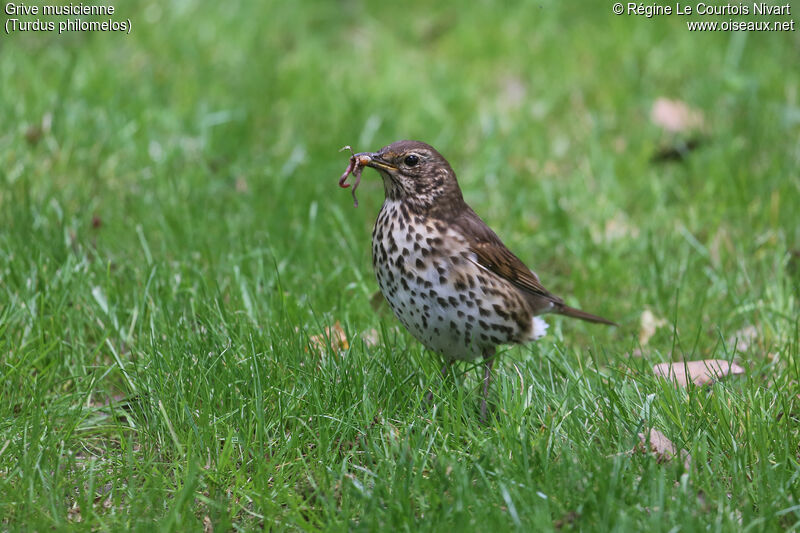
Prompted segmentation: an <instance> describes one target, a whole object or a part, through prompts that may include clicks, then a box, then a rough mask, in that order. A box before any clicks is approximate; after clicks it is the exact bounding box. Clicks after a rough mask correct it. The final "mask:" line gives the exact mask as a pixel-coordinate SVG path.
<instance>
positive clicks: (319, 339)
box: [308, 320, 381, 353]
mask: <svg viewBox="0 0 800 533" xmlns="http://www.w3.org/2000/svg"><path fill="white" fill-rule="evenodd" d="M359 336H360V337H361V340H363V341H364V344H366V345H367V346H377V345H378V344H379V343H380V339H381V336H380V333H378V330H376V329H370V330H368V331H364V332H362V333H361V334H360V335H359ZM308 340H309V344H310V345H311V346H312V347H313V348H314V349H315V350H316V351H318V352H320V353H324V352H325V351H326V350H327V349H328V346H330V347H331V348H333V350H334V351H336V352H341V351H344V350H347V349H348V348H350V344H351V343H350V340H349V339H348V338H347V335H346V334H345V332H344V328H342V324H341V323H340V322H339V321H338V320H337V321H336V323H335V324H334V325H333V326H331V327H328V328H325V330H324V333H321V334H320V335H314V336H313V337H310V338H309V339H308ZM329 343H330V344H329Z"/></svg>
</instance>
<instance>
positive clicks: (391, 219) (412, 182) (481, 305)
mask: <svg viewBox="0 0 800 533" xmlns="http://www.w3.org/2000/svg"><path fill="white" fill-rule="evenodd" d="M364 166H368V167H372V168H374V169H376V170H377V171H378V172H379V173H380V175H381V177H382V178H383V185H384V192H385V195H386V199H385V201H384V204H383V206H382V208H381V211H380V213H379V214H378V219H377V221H376V222H375V228H374V230H373V233H372V257H373V266H374V269H375V273H376V276H377V278H378V285H379V286H380V288H381V292H382V293H383V295H384V296H385V297H386V299H387V301H388V303H389V306H390V307H391V308H392V310H393V311H394V313H395V315H396V316H397V317H398V319H400V321H401V322H402V323H403V325H405V327H406V328H407V329H408V330H409V332H410V333H411V334H412V335H414V337H416V338H417V339H418V340H419V341H420V342H422V343H423V344H424V345H425V346H426V347H428V348H429V349H431V350H433V351H435V352H438V353H440V354H442V355H443V356H444V357H445V360H446V361H447V365H446V366H445V368H444V369H443V372H445V371H446V370H447V367H448V366H449V364H451V363H452V362H453V361H456V360H469V359H474V358H476V357H483V358H484V361H485V372H484V398H483V402H482V403H481V417H482V418H483V417H485V412H486V396H487V395H488V390H489V382H490V379H491V368H492V364H493V362H494V354H495V349H496V347H497V346H498V345H501V344H517V343H525V342H529V341H532V340H536V339H538V338H539V337H541V336H542V335H544V333H545V331H546V329H547V324H546V323H545V322H544V321H543V320H542V319H541V318H539V317H538V316H537V315H542V314H545V313H556V314H561V315H564V316H569V317H572V318H579V319H581V320H586V321H589V322H595V323H600V324H608V325H615V324H614V323H613V322H611V321H610V320H607V319H605V318H602V317H600V316H597V315H593V314H590V313H587V312H585V311H581V310H579V309H575V308H572V307H569V306H567V305H566V304H565V303H564V301H563V300H562V299H561V298H559V297H558V296H556V295H554V294H552V293H551V292H550V291H548V290H547V289H546V288H545V287H544V286H543V285H542V283H541V282H540V281H539V277H538V276H537V275H536V274H535V273H533V272H532V271H531V270H530V269H529V268H528V267H527V266H525V264H524V263H523V262H522V261H521V260H520V259H519V258H518V257H517V256H516V255H514V254H513V253H512V252H511V251H510V250H509V249H508V248H507V247H506V246H505V245H504V244H503V242H502V241H501V240H500V238H499V237H498V236H497V235H496V234H495V233H494V231H492V230H491V228H489V226H487V225H486V223H485V222H484V221H483V220H481V218H480V217H479V216H478V215H477V214H476V213H475V211H473V210H472V208H471V207H470V206H469V205H467V203H466V202H465V201H464V198H463V196H462V194H461V189H460V188H459V186H458V180H457V179H456V175H455V172H453V169H452V168H451V167H450V164H449V163H448V162H447V160H446V159H445V158H444V157H442V155H441V154H439V152H437V151H436V150H435V149H434V148H433V147H431V146H429V145H427V144H425V143H422V142H419V141H398V142H395V143H393V144H390V145H389V146H386V147H384V148H381V149H380V150H379V151H377V152H374V153H369V152H362V153H359V154H355V155H353V157H352V158H351V160H350V165H349V166H348V172H349V171H350V170H352V169H358V170H359V171H360V169H361V168H362V167H364ZM348 172H346V173H345V175H344V176H342V179H341V180H340V182H339V183H340V185H343V184H344V181H345V180H346V177H347V173H348ZM359 173H360V172H359Z"/></svg>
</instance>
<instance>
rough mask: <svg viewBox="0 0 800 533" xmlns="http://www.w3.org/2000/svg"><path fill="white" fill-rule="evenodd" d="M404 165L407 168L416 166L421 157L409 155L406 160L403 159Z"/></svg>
mask: <svg viewBox="0 0 800 533" xmlns="http://www.w3.org/2000/svg"><path fill="white" fill-rule="evenodd" d="M403 163H405V164H406V166H407V167H413V166H416V164H417V163H419V157H418V156H416V155H414V154H411V155H407V156H406V158H405V159H403Z"/></svg>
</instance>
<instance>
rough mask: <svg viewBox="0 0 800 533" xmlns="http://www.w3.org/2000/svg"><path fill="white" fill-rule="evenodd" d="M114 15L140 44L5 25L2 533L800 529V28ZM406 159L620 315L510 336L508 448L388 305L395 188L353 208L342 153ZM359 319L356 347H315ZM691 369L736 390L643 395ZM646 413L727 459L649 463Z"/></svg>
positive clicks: (268, 9)
mask: <svg viewBox="0 0 800 533" xmlns="http://www.w3.org/2000/svg"><path fill="white" fill-rule="evenodd" d="M115 6H116V13H115V15H114V17H113V18H114V19H116V20H123V19H130V21H131V22H132V25H133V29H132V32H131V33H130V35H124V34H120V33H72V34H64V35H58V34H55V33H47V32H16V33H12V34H11V35H7V34H4V35H2V37H0V123H1V124H2V125H3V127H2V128H1V129H0V176H1V178H0V294H2V297H0V366H1V367H2V368H0V376H2V378H0V379H1V380H2V381H0V398H2V400H0V450H2V451H0V524H2V527H3V528H8V529H18V528H21V526H22V524H27V525H28V527H30V528H31V529H49V528H65V527H84V528H91V529H117V528H123V527H124V528H147V527H151V525H152V524H153V523H155V524H158V526H159V527H160V528H162V529H165V530H175V529H184V530H186V529H203V528H205V529H206V530H209V528H211V529H214V528H215V527H216V528H217V529H218V530H227V529H231V528H234V529H259V528H271V527H277V528H280V529H282V528H301V529H350V528H364V529H374V528H377V527H384V526H391V527H396V528H406V529H415V530H416V529H428V528H430V529H448V528H452V527H468V528H471V529H487V528H489V527H495V526H498V527H501V528H502V529H506V528H513V527H519V528H524V529H530V528H533V527H535V528H536V529H539V528H541V529H545V530H546V529H554V528H555V529H562V528H576V529H585V530H613V529H617V530H626V529H631V528H632V529H642V528H645V527H647V528H653V529H654V530H662V529H664V530H666V529H670V528H671V527H672V526H675V525H680V524H682V525H683V527H684V528H685V529H688V530H693V529H708V528H716V529H717V530H719V529H731V528H732V529H737V528H739V527H744V526H749V527H752V528H753V529H755V530H758V529H760V528H764V529H771V528H776V527H783V528H786V527H791V526H796V525H797V523H798V520H800V513H799V512H798V509H797V498H798V497H799V496H800V494H798V489H797V483H796V479H797V476H798V475H800V468H799V467H798V456H797V442H798V440H800V439H799V438H798V437H800V431H798V426H797V413H798V412H799V411H798V406H797V401H798V400H797V394H798V386H797V382H798V381H797V380H798V378H799V377H800V371H799V370H798V369H800V364H798V344H799V342H798V329H800V328H799V327H798V319H797V316H798V283H799V281H798V280H800V259H799V258H800V252H798V250H800V215H798V208H799V207H800V177H799V176H798V166H799V165H798V164H799V163H800V95H798V91H800V69H798V68H797V66H798V64H800V34H799V33H798V32H797V31H793V32H785V33H774V32H772V33H762V32H704V33H700V32H690V31H688V30H687V27H686V21H687V19H691V20H719V21H723V20H727V19H728V18H730V17H720V18H709V19H706V18H703V17H679V16H668V17H654V18H645V17H637V16H628V15H623V16H616V15H614V14H613V13H612V9H611V6H612V3H610V2H592V3H587V2H581V3H578V2H557V1H544V2H537V3H529V2H519V3H508V4H506V3H497V2H489V1H483V2H474V3H471V4H460V3H454V2H437V3H427V2H407V3H400V4H393V3H385V2H358V1H345V2H333V1H325V2H324V1H304V2H294V3H289V2H261V3H253V2H241V1H238V2H237V1H231V2H223V3H212V2H198V1H192V0H181V1H176V2H169V3H163V2H148V1H132V2H125V3H118V4H115ZM791 7H792V8H794V5H791ZM793 17H794V15H790V16H783V17H777V18H770V19H762V18H756V17H749V18H748V17H735V19H736V20H791V19H793ZM8 18H9V16H5V19H4V20H3V22H4V23H5V22H6V20H7V19H8ZM20 18H22V19H23V20H32V18H31V17H20ZM661 98H667V99H670V100H672V101H674V102H682V103H683V104H685V105H686V106H687V107H688V108H689V109H691V110H692V112H691V113H692V117H694V118H693V122H694V125H693V126H692V127H690V128H681V131H677V132H670V131H667V130H666V129H665V128H664V127H663V125H662V124H660V123H659V121H658V120H654V119H653V109H654V104H655V103H656V102H657V101H659V99H661ZM403 138H410V139H419V140H423V141H426V142H428V143H430V144H432V145H433V146H435V147H436V148H437V149H438V150H439V151H440V152H441V153H442V154H444V155H445V157H447V158H448V160H449V161H450V163H451V164H452V166H453V168H454V169H455V170H456V172H457V174H458V176H459V181H460V183H461V186H462V189H463V190H464V195H465V197H466V199H467V201H468V202H469V203H470V204H471V205H472V206H473V207H474V208H475V210H476V211H477V212H478V213H479V214H480V215H481V216H482V217H483V218H484V219H485V220H486V221H487V222H488V223H489V224H490V225H491V226H492V227H493V228H494V229H495V230H496V232H497V233H498V234H499V235H500V236H501V237H502V238H503V239H504V241H505V242H506V244H508V245H509V247H510V248H511V249H512V250H514V251H515V252H516V253H517V255H519V256H520V257H521V258H522V259H523V260H524V261H526V262H527V263H528V264H529V265H530V266H531V267H532V268H533V269H534V270H536V271H537V272H538V273H539V275H540V276H541V277H542V280H543V282H544V284H545V285H546V286H547V287H548V288H550V289H552V290H553V291H554V292H556V293H557V294H561V295H563V296H565V297H566V299H567V302H568V303H570V304H572V305H580V306H581V307H583V308H585V309H587V310H589V311H592V312H596V313H599V314H602V315H604V316H608V317H610V318H612V319H615V320H617V321H618V322H620V323H621V324H622V327H621V328H619V329H617V330H604V329H598V328H596V327H592V326H588V325H585V324H576V323H572V322H562V321H561V320H559V319H554V320H551V323H553V324H554V327H551V330H550V333H552V335H550V336H548V337H546V338H545V339H543V341H542V342H540V343H538V344H537V345H535V346H532V347H525V348H514V349H511V350H510V352H509V353H508V354H507V355H506V356H505V357H504V359H503V364H502V365H501V369H500V371H499V374H498V376H499V377H498V383H497V387H496V388H497V392H496V393H495V398H494V403H495V405H496V408H495V414H496V418H495V419H494V423H493V424H490V425H489V427H483V426H480V425H479V424H478V423H477V416H476V415H475V405H476V404H477V402H478V400H477V398H478V395H477V394H476V393H475V384H476V382H475V380H474V376H472V373H471V372H467V373H466V374H465V376H464V378H463V379H461V378H460V379H459V380H456V382H455V383H453V382H452V380H451V381H445V382H442V381H441V380H440V379H439V378H438V377H437V366H438V362H437V361H436V359H435V358H434V357H432V356H431V355H430V354H427V353H424V352H423V350H422V349H421V347H420V346H419V345H418V343H416V342H415V341H414V340H413V339H412V338H411V337H409V336H408V335H407V334H406V333H405V332H403V331H401V330H400V329H399V328H398V325H397V322H396V321H395V320H394V318H392V317H390V316H387V315H386V314H382V313H383V312H382V311H381V312H379V313H376V312H375V311H374V310H373V307H372V306H371V305H370V298H371V297H372V295H373V293H374V291H375V290H377V285H376V283H375V282H374V280H373V277H372V272H371V266H370V256H369V253H370V252H369V251H370V246H369V242H370V230H371V225H372V222H373V221H374V218H375V216H376V214H377V211H378V209H379V208H380V204H381V202H382V200H383V198H382V196H383V193H382V186H381V184H380V182H379V180H378V179H377V176H376V175H375V174H374V173H371V171H367V172H365V176H364V182H363V183H362V186H361V188H360V189H359V198H360V206H359V207H358V208H357V209H354V208H353V207H352V200H351V198H350V194H349V192H347V191H342V190H340V189H339V188H338V187H337V186H336V180H337V178H338V176H339V175H340V174H341V172H342V171H343V170H344V167H345V166H346V164H347V156H346V155H344V154H340V153H338V152H337V150H338V149H339V148H340V147H341V146H343V145H345V144H350V145H352V146H353V148H354V149H356V150H358V151H362V150H377V149H378V148H380V147H381V146H383V145H385V144H389V143H390V142H392V141H395V140H398V139H403ZM693 140H699V145H698V147H697V148H696V149H695V150H692V151H690V152H687V153H682V157H679V158H678V160H677V161H667V162H656V161H654V160H653V157H654V155H655V154H658V153H660V152H663V151H664V150H669V149H670V148H675V147H677V150H678V153H680V148H681V147H682V146H684V145H685V143H686V142H689V141H693ZM645 310H651V311H652V312H653V313H654V315H655V316H656V317H659V318H663V319H664V321H665V322H663V325H662V326H661V327H660V328H659V329H657V331H656V332H655V334H654V335H653V336H652V337H647V338H645V337H644V336H642V331H643V327H642V325H641V323H640V319H641V316H642V313H643V312H644V311H645ZM337 321H338V322H340V323H341V324H342V326H343V328H344V330H345V331H346V334H347V336H348V339H349V342H348V343H347V345H348V346H349V349H347V350H343V351H342V352H341V353H340V354H338V355H336V354H333V353H332V352H335V351H337V350H335V349H334V350H332V349H331V347H330V346H325V347H323V348H320V346H319V345H320V344H326V342H327V341H326V339H324V338H323V339H322V340H320V341H318V342H317V343H314V342H313V341H312V342H310V341H309V339H310V338H311V339H313V338H315V337H316V336H319V335H321V334H322V332H324V331H325V328H326V327H329V326H331V325H332V324H334V323H335V322H337ZM372 330H375V331H376V333H375V335H379V339H380V342H378V343H377V344H374V343H371V342H368V343H365V342H362V341H361V340H359V336H360V335H361V334H364V333H365V332H371V331H372ZM742 332H747V336H748V339H749V342H748V344H747V346H744V345H739V344H738V343H737V338H738V337H742V336H744V334H743V333H742ZM361 336H362V337H363V335H361ZM334 344H336V343H334ZM334 348H335V347H334ZM737 348H738V349H737ZM325 354H327V355H325ZM340 356H341V357H340ZM703 358H720V359H727V360H731V359H736V360H737V361H738V362H739V363H740V364H743V365H744V366H745V367H746V369H747V372H746V376H745V377H743V378H740V379H737V380H733V381H731V382H730V384H727V383H726V384H717V385H715V387H714V392H713V393H712V392H710V390H707V389H691V391H690V392H689V393H688V394H687V393H686V391H681V390H675V389H673V388H671V387H670V386H666V385H664V384H663V382H659V381H656V380H654V378H653V377H652V375H651V371H650V367H651V365H652V364H655V363H658V362H664V361H682V360H684V359H703ZM428 386H432V387H433V388H434V390H435V392H436V398H437V400H436V402H435V403H436V407H435V408H433V409H432V410H428V409H427V408H426V407H425V406H424V405H421V404H420V399H421V397H422V396H423V395H424V394H425V392H426V390H427V387H428ZM653 395H655V398H656V399H655V400H654V399H653V398H654V396H653ZM650 424H658V425H659V427H660V428H661V430H662V431H664V432H665V433H667V435H669V436H670V437H671V438H673V440H674V441H676V443H678V445H679V446H680V447H684V448H686V449H687V450H689V451H690V452H692V454H693V456H694V457H695V458H697V457H706V458H707V460H706V461H698V464H699V466H697V467H696V468H695V469H693V470H692V473H691V474H690V475H687V474H686V473H683V474H681V473H680V472H679V470H680V465H676V464H673V463H670V465H669V466H665V465H662V464H659V463H658V462H657V461H656V460H655V459H654V458H653V457H652V456H649V455H647V454H634V455H631V454H629V453H628V451H629V450H630V449H631V448H632V447H633V445H634V444H635V443H636V442H637V433H638V432H639V431H642V428H643V427H649V425H650ZM78 524H80V525H78Z"/></svg>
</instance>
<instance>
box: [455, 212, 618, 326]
mask: <svg viewBox="0 0 800 533" xmlns="http://www.w3.org/2000/svg"><path fill="white" fill-rule="evenodd" d="M453 223H454V225H455V226H456V228H457V229H458V230H460V231H461V233H462V234H463V235H464V237H465V238H466V239H467V241H468V242H469V249H470V251H472V252H473V253H474V254H475V256H476V258H477V262H478V265H479V266H481V267H483V268H485V269H486V270H488V271H490V272H492V273H493V274H495V275H497V276H499V277H501V278H503V279H505V280H507V281H509V282H510V283H511V284H512V285H514V286H515V287H517V288H519V289H520V290H522V291H523V292H524V293H525V295H526V296H527V300H528V302H529V303H530V304H531V306H532V307H533V311H534V313H548V312H550V313H559V314H562V315H565V316H569V317H572V318H579V319H581V320H586V321H588V322H595V323H597V324H607V325H609V326H616V325H617V324H616V323H614V322H612V321H611V320H608V319H607V318H603V317H601V316H597V315H593V314H591V313H587V312H586V311H582V310H580V309H575V308H574V307H570V306H568V305H566V304H565V303H564V300H562V299H561V298H559V297H558V296H556V295H555V294H553V293H551V292H550V291H548V290H547V289H545V288H544V285H542V283H541V282H540V281H539V277H538V276H537V275H536V274H534V273H533V272H532V271H531V269H529V268H528V267H527V266H525V263H523V262H522V260H520V258H519V257H517V256H516V255H514V254H513V253H512V252H511V250H509V249H508V248H506V246H505V244H503V241H501V240H500V237H498V236H497V234H495V232H493V231H492V229H491V228H490V227H489V226H487V225H486V223H485V222H484V221H483V220H481V218H480V217H479V216H478V215H477V213H475V211H473V210H472V209H470V208H469V206H466V205H465V209H462V210H461V212H460V213H459V215H458V216H456V217H455V220H454V221H453Z"/></svg>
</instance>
